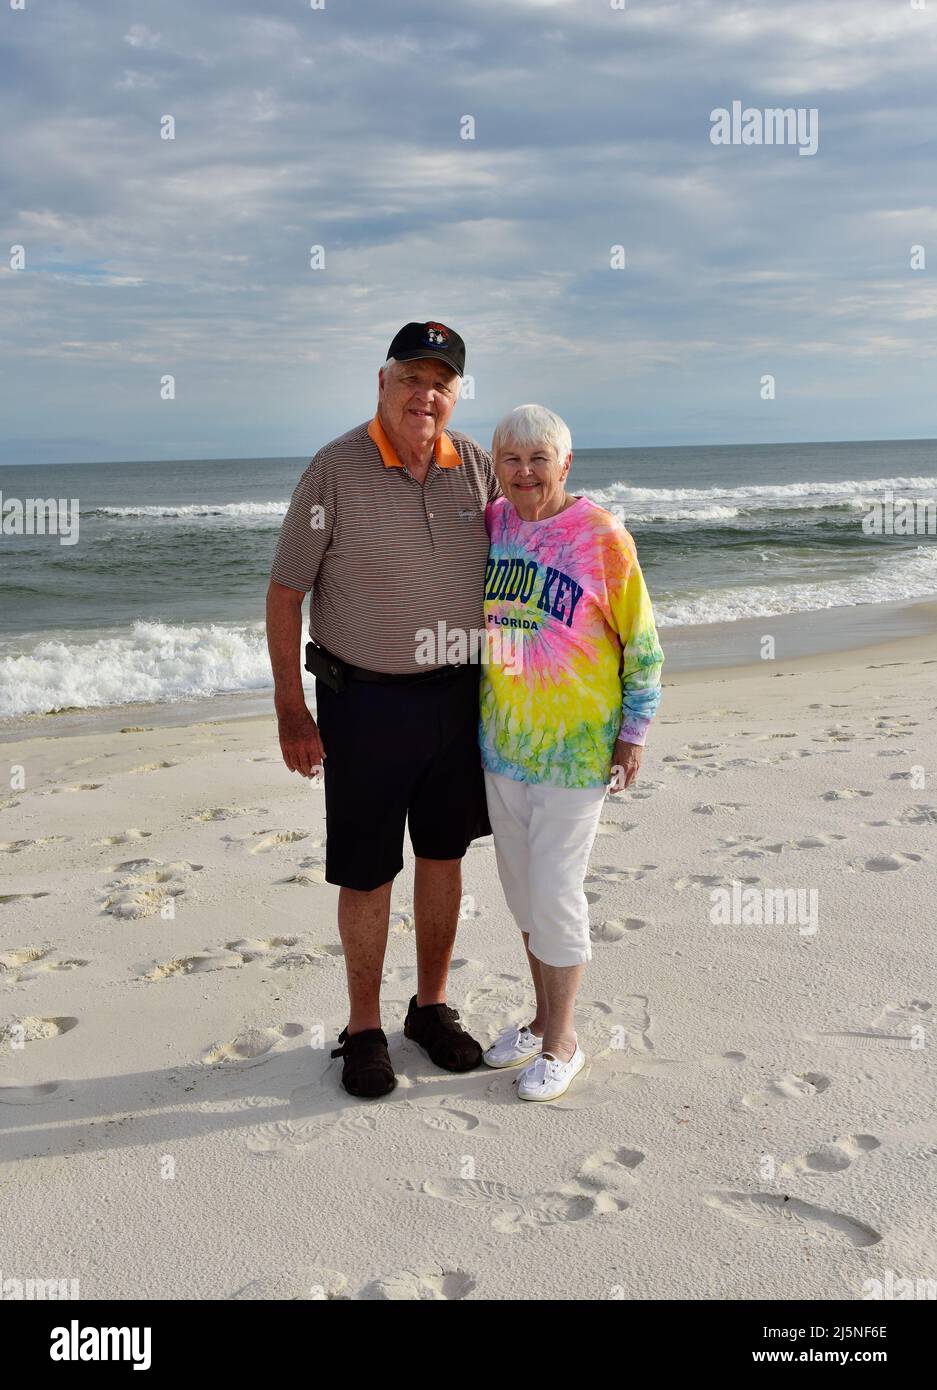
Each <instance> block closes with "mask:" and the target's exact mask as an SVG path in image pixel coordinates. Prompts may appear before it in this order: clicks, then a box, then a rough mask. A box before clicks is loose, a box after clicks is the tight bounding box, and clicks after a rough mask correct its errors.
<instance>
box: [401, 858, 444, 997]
mask: <svg viewBox="0 0 937 1390" xmlns="http://www.w3.org/2000/svg"><path fill="white" fill-rule="evenodd" d="M461 901H462V860H461V859H420V858H417V861H416V870H415V872H414V877H413V916H414V921H415V924H416V972H417V986H416V1000H417V1004H418V1005H420V1007H422V1006H423V1005H424V1004H445V1002H446V985H447V982H448V979H449V962H450V960H451V959H452V948H453V946H454V944H455V934H456V929H457V927H458V925H459V905H460V903H461ZM385 936H386V924H385Z"/></svg>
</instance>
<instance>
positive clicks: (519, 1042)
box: [482, 1025, 543, 1067]
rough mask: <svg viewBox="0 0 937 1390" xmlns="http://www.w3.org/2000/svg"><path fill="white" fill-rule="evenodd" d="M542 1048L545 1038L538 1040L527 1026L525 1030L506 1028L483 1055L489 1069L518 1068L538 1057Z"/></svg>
mask: <svg viewBox="0 0 937 1390" xmlns="http://www.w3.org/2000/svg"><path fill="white" fill-rule="evenodd" d="M542 1046H543V1038H538V1037H537V1035H536V1033H532V1032H531V1031H530V1029H529V1028H528V1027H527V1026H526V1025H525V1026H524V1027H523V1028H505V1030H504V1032H503V1033H501V1034H500V1036H499V1037H498V1038H496V1040H495V1041H494V1042H493V1043H492V1044H491V1046H490V1047H489V1048H488V1050H487V1052H485V1053H483V1054H482V1055H483V1056H484V1059H485V1061H486V1062H487V1063H488V1065H489V1067H516V1066H518V1065H519V1064H520V1063H521V1062H529V1061H530V1059H531V1057H536V1055H537V1053H538V1052H539V1051H540V1049H541V1047H542Z"/></svg>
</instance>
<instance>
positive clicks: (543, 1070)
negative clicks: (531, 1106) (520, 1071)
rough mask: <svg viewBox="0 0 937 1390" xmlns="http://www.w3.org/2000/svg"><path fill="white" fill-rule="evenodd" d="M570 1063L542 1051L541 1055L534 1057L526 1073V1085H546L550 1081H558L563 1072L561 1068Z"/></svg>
mask: <svg viewBox="0 0 937 1390" xmlns="http://www.w3.org/2000/svg"><path fill="white" fill-rule="evenodd" d="M568 1065H569V1064H568V1063H566V1062H561V1061H559V1059H558V1058H556V1057H553V1056H551V1055H550V1054H549V1053H546V1052H541V1054H540V1056H539V1057H535V1058H534V1060H533V1062H531V1064H530V1067H529V1068H528V1070H527V1071H526V1072H525V1073H524V1083H525V1085H527V1084H530V1085H534V1086H545V1085H546V1084H547V1082H548V1081H556V1080H557V1079H558V1078H559V1076H560V1074H561V1068H562V1067H564V1066H568Z"/></svg>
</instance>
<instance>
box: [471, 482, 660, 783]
mask: <svg viewBox="0 0 937 1390" xmlns="http://www.w3.org/2000/svg"><path fill="white" fill-rule="evenodd" d="M485 520H486V524H487V527H488V535H489V537H490V541H491V550H490V552H489V557H488V566H487V570H486V573H485V623H486V628H487V638H488V643H487V645H488V650H487V653H486V658H487V659H486V660H485V663H484V664H483V666H482V674H481V748H482V762H483V763H484V766H485V767H486V768H487V769H488V771H489V772H498V773H501V774H502V775H503V776H505V777H512V778H514V780H515V781H518V782H546V783H550V784H552V785H554V786H559V787H600V786H602V785H603V784H605V783H607V782H608V781H609V778H610V772H611V761H612V750H613V748H614V745H615V740H616V739H617V738H619V737H620V738H623V739H625V740H626V741H627V742H629V743H639V744H641V743H644V740H645V736H646V734H647V729H648V725H649V724H650V722H651V720H652V718H653V717H654V714H655V711H656V710H657V707H658V705H659V703H660V674H661V666H662V664H663V660H664V654H663V652H662V651H661V648H660V643H659V642H658V640H657V630H656V628H655V626H654V614H653V612H652V610H651V600H650V598H649V596H648V592H647V588H646V587H645V583H644V576H643V575H642V573H641V567H640V565H639V564H638V557H637V552H636V550H635V545H634V541H633V540H632V538H631V536H630V535H629V534H628V532H627V531H626V530H625V528H624V526H623V525H622V524H621V522H620V521H618V520H617V518H616V517H614V516H612V515H611V513H610V512H607V511H605V510H604V508H602V507H599V506H597V504H596V503H595V502H592V501H590V500H589V498H588V497H580V498H578V499H577V500H576V501H575V502H574V503H573V504H572V506H570V507H567V508H566V510H565V511H562V512H558V513H557V515H556V516H552V517H548V518H547V519H546V520H545V521H522V520H521V518H520V517H519V516H518V514H517V512H516V511H515V510H514V507H513V506H512V505H511V503H510V502H508V501H507V500H506V499H505V498H503V497H501V498H498V500H497V501H495V502H491V503H489V505H488V508H487V510H486V512H485Z"/></svg>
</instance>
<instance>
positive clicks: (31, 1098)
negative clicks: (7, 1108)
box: [0, 1081, 62, 1105]
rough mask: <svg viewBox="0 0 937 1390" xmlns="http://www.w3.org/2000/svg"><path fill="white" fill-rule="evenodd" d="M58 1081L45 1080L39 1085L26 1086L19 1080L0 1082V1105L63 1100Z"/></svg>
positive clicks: (45, 1103)
mask: <svg viewBox="0 0 937 1390" xmlns="http://www.w3.org/2000/svg"><path fill="white" fill-rule="evenodd" d="M59 1085H60V1083H59V1082H58V1081H43V1082H40V1083H39V1085H38V1086H24V1085H21V1084H20V1083H19V1082H17V1081H11V1082H0V1105H47V1104H48V1103H49V1101H50V1100H61V1099H62V1097H61V1096H59V1095H58V1090H59Z"/></svg>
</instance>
